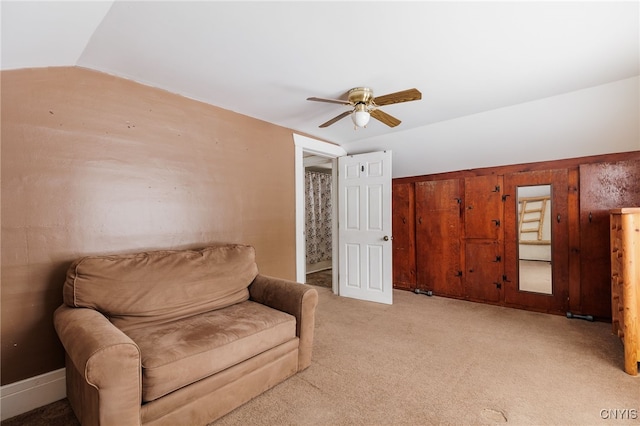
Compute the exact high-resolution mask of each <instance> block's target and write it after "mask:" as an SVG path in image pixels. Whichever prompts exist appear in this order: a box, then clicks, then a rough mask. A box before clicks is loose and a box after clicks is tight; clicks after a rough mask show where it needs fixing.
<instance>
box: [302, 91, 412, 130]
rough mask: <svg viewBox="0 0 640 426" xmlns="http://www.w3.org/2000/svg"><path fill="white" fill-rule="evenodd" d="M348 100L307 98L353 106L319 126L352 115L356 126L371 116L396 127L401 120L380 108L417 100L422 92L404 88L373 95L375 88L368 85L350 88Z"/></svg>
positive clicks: (325, 125)
mask: <svg viewBox="0 0 640 426" xmlns="http://www.w3.org/2000/svg"><path fill="white" fill-rule="evenodd" d="M347 99H348V100H346V101H345V100H340V99H324V98H316V97H312V98H307V100H308V101H316V102H329V103H332V104H340V105H348V106H351V107H352V108H351V109H350V110H349V111H345V112H343V113H342V114H340V115H338V116H336V117H334V118H332V119H331V120H329V121H327V122H326V123H322V124H321V125H320V126H319V127H329V126H331V125H332V124H333V123H335V122H337V121H339V120H342V119H343V118H345V117H346V116H348V115H351V119H352V120H353V124H355V125H356V127H366V125H367V123H368V122H369V118H370V117H373V118H375V119H376V120H378V121H381V122H382V123H384V124H386V125H387V126H389V127H396V126H397V125H398V124H400V123H401V121H400V120H398V119H397V118H395V117H393V116H392V115H389V114H387V113H386V112H384V111H382V110H380V109H378V107H381V106H384V105H391V104H397V103H400V102H409V101H417V100H420V99H422V93H420V91H419V90H418V89H408V90H402V91H400V92H395V93H389V94H388V95H382V96H377V97H374V96H373V90H371V89H370V88H368V87H354V88H353V89H351V90H349V94H348V97H347Z"/></svg>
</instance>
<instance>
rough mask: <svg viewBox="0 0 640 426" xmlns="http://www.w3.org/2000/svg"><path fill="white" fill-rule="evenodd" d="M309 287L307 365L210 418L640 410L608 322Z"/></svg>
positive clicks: (354, 419)
mask: <svg viewBox="0 0 640 426" xmlns="http://www.w3.org/2000/svg"><path fill="white" fill-rule="evenodd" d="M318 291H319V293H320V303H319V306H318V314H317V323H316V339H315V346H314V354H313V362H312V365H311V367H309V368H308V369H307V370H305V371H303V372H301V373H299V374H297V375H296V376H294V377H292V378H290V379H288V380H287V381H285V382H283V383H281V384H279V385H278V386H276V387H275V388H273V389H271V390H270V391H268V392H266V393H264V394H262V395H261V396H259V397H257V398H255V399H254V400H252V401H250V402H249V403H247V404H245V405H243V406H242V407H240V408H238V409H236V410H235V411H233V412H231V413H230V414H228V415H227V416H225V417H223V418H221V419H220V420H219V421H218V422H216V423H215V425H216V426H221V425H431V424H440V425H497V424H504V423H507V424H511V425H593V424H603V425H607V424H608V425H613V424H621V425H622V424H624V425H635V424H640V419H635V420H634V419H631V420H630V419H625V420H624V421H622V420H611V419H609V420H604V419H602V418H601V417H602V416H601V410H624V409H628V410H636V412H638V411H640V377H631V376H629V375H627V374H626V373H624V371H623V370H622V366H623V348H622V344H621V343H620V341H619V339H618V338H617V337H615V336H613V335H612V334H611V326H610V324H607V323H601V322H600V323H599V322H595V323H590V322H586V321H581V320H569V319H567V318H565V317H562V316H553V315H547V314H538V313H532V312H527V311H521V310H515V309H509V308H501V307H496V306H490V305H483V304H477V303H471V302H465V301H459V300H453V299H446V298H441V297H426V296H422V295H416V294H413V293H410V292H405V291H394V304H393V305H391V306H388V305H380V304H376V303H370V302H361V301H357V300H352V299H346V298H340V297H337V296H335V295H333V294H331V291H330V289H327V288H322V287H318ZM638 416H640V413H639V414H638ZM6 424H11V425H17V424H20V425H43V424H47V423H46V422H42V421H40V422H32V421H29V420H23V421H22V422H21V423H6ZM70 424H73V423H70ZM2 425H3V426H5V422H3V423H2Z"/></svg>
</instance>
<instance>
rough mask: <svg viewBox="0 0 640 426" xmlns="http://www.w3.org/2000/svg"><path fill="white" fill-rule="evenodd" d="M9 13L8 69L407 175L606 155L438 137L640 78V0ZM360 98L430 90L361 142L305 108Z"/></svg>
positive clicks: (333, 108) (345, 123) (343, 125)
mask: <svg viewBox="0 0 640 426" xmlns="http://www.w3.org/2000/svg"><path fill="white" fill-rule="evenodd" d="M1 12H2V69H4V70H6V69H15V68H24V67H44V66H74V65H75V66H81V67H86V68H91V69H95V70H99V71H103V72H107V73H110V74H114V75H118V76H121V77H124V78H128V79H132V80H136V81H139V82H141V83H144V84H148V85H151V86H154V87H159V88H162V89H166V90H168V91H170V92H174V93H178V94H181V95H184V96H186V97H190V98H193V99H197V100H200V101H204V102H207V103H209V104H213V105H216V106H219V107H222V108H225V109H229V110H232V111H236V112H238V113H241V114H245V115H248V116H251V117H255V118H258V119H261V120H264V121H268V122H271V123H274V124H278V125H281V126H284V127H287V128H291V129H294V130H295V131H297V132H301V133H306V134H309V135H312V136H315V137H317V138H319V139H322V140H326V141H330V142H334V143H337V144H340V145H343V146H344V147H345V148H346V149H347V150H348V151H349V152H362V151H366V150H370V149H391V150H393V151H394V169H395V171H396V172H395V173H394V174H395V175H396V176H398V175H411V174H425V173H430V172H437V171H445V170H454V169H461V168H469V167H481V166H488V165H498V164H501V163H515V162H526V161H523V159H524V158H525V156H526V158H527V159H531V161H535V160H540V159H553V158H554V157H560V158H561V157H567V156H571V155H567V152H576V154H577V155H576V156H579V155H587V154H592V153H593V154H595V153H598V152H592V151H594V150H597V149H594V148H590V149H587V150H585V151H580V150H578V151H575V150H573V149H574V148H573V147H572V146H567V147H566V148H565V150H564V151H563V150H560V151H558V153H557V154H540V155H537V156H536V155H535V153H534V152H533V151H531V152H529V151H527V150H526V149H525V151H524V152H523V151H522V149H524V148H522V147H519V148H518V147H512V148H509V147H508V146H506V145H504V142H501V143H500V144H497V145H496V146H490V145H488V144H489V143H490V142H489V141H490V140H491V139H492V136H491V135H492V134H493V133H491V132H489V133H486V134H484V135H478V141H477V144H478V145H480V144H482V146H481V149H479V148H478V147H477V146H459V145H456V144H455V143H451V141H452V140H458V139H460V140H462V139H464V140H469V141H470V143H471V145H474V144H473V137H472V136H470V135H468V134H465V135H464V136H461V138H457V137H455V136H452V135H453V133H451V131H450V130H449V131H448V132H449V136H448V137H445V138H442V139H441V140H438V135H439V134H440V133H441V129H443V128H446V126H447V125H443V124H442V123H454V124H455V125H453V124H451V127H455V128H456V131H459V128H460V127H465V126H467V125H469V126H471V127H469V129H474V130H473V132H474V133H477V130H476V129H477V128H479V127H478V126H480V128H481V127H482V126H481V125H478V124H477V123H476V124H470V123H471V122H473V120H474V117H478V116H479V115H482V114H487V113H490V112H491V111H497V110H502V109H505V108H511V110H510V111H515V110H517V109H521V110H522V114H527V113H528V112H527V111H528V110H527V105H530V104H531V103H532V102H547V101H545V100H547V99H560V100H559V101H558V102H559V104H558V105H556V106H554V108H556V109H557V108H560V109H559V111H561V110H562V107H561V106H559V105H561V104H562V100H561V99H562V98H561V97H562V96H563V95H566V94H570V93H578V94H579V93H580V91H581V90H585V89H589V88H594V87H598V86H602V85H607V84H611V83H614V82H619V81H622V80H625V79H630V78H634V77H637V76H638V75H640V37H639V34H640V24H639V22H640V8H639V3H638V2H637V1H622V2H612V1H601V2H596V1H569V2H554V1H532V2H521V1H503V2H488V1H470V2H458V1H441V2H434V1H422V2H417V1H410V2H396V1H393V2H392V1H388V2H382V1H375V2H364V1H355V2H337V1H329V2H327V1H325V2H307V1H284V2H271V1H257V2H245V1H234V2H221V1H196V2H182V1H174V2H156V1H141V2H126V1H115V2H55V1H54V2H52V1H48V2H10V1H2V5H1ZM634 84H635V85H631V86H624V87H626V89H624V90H628V87H632V88H633V87H637V85H638V83H637V79H636V80H635V83H634ZM356 86H367V87H370V88H372V89H373V90H374V93H375V95H382V94H387V93H391V92H396V91H400V90H404V89H409V88H414V87H415V88H417V89H419V90H420V91H421V92H422V95H423V98H422V100H420V101H414V102H407V103H403V104H396V105H389V106H386V107H383V108H382V109H383V110H384V111H385V112H387V113H389V114H391V115H393V116H395V117H397V118H399V119H400V120H402V123H401V124H400V125H399V126H398V127H396V128H389V127H387V126H386V125H384V124H382V123H380V122H377V121H375V120H372V121H371V123H370V124H369V125H368V126H367V128H365V129H358V130H354V126H353V123H352V122H351V120H350V119H349V118H345V119H343V120H341V121H339V122H337V123H336V124H334V125H332V126H330V127H328V128H325V129H321V128H318V125H319V124H321V123H323V122H325V121H327V120H329V119H330V118H332V117H334V116H336V115H338V114H339V113H341V112H343V111H344V110H345V108H346V107H343V106H341V105H336V104H328V103H318V102H309V101H307V100H306V98H307V97H310V96H317V97H323V98H343V97H344V95H345V94H346V92H347V91H348V89H350V88H352V87H356ZM614 90H615V89H614ZM637 90H638V89H637V88H636V91H637ZM634 96H635V97H636V98H637V97H638V93H635V94H634ZM590 99H591V98H590ZM552 103H553V102H552ZM540 105H541V106H540V108H543V109H544V106H543V104H540ZM554 105H555V104H554ZM514 108H515V109H514ZM540 108H538V109H540ZM529 113H530V112H529ZM636 113H637V106H636ZM554 115H557V112H554ZM456 120H458V121H456ZM569 120H570V118H569ZM484 122H485V123H487V121H484ZM516 130H517V129H516ZM521 131H522V133H526V132H528V131H529V130H528V129H521ZM636 137H637V133H636ZM498 139H499V138H498ZM547 143H550V144H552V145H553V144H554V142H553V141H547ZM567 143H568V142H567ZM579 143H580V141H576V144H577V145H576V146H580V144H579ZM631 148H634V147H633V146H632V147H631ZM636 148H637V149H640V142H638V144H637V147H636ZM611 149H612V148H610V147H603V148H602V152H607V150H611ZM613 149H614V150H615V149H616V148H615V147H614V148H613ZM572 150H573V151H572ZM505 151H506V152H507V156H506V157H501V156H500V155H497V156H496V152H503V153H504V152H505ZM511 151H513V152H512V153H511ZM518 152H523V154H522V159H521V158H520V157H518ZM436 155H437V157H438V161H434V159H433V156H436ZM491 155H493V157H492V156H491ZM509 155H511V156H509ZM482 156H485V157H486V158H481V157H482Z"/></svg>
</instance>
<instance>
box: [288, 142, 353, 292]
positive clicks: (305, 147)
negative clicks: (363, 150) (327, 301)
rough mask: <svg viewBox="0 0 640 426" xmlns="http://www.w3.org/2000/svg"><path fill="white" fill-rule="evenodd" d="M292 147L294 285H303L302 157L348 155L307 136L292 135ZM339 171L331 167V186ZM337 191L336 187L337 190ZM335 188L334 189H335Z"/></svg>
mask: <svg viewBox="0 0 640 426" xmlns="http://www.w3.org/2000/svg"><path fill="white" fill-rule="evenodd" d="M293 143H294V145H295V196H296V281H298V282H301V283H304V282H305V281H306V278H307V277H306V274H307V262H306V260H307V254H306V246H305V237H304V232H305V226H304V222H305V220H304V204H305V194H304V171H305V170H304V159H303V157H304V153H305V152H308V153H312V154H314V155H318V156H321V157H327V158H332V159H334V163H335V159H336V158H338V157H342V156H344V155H347V151H345V150H344V148H342V147H341V146H339V145H334V144H331V143H328V142H322V141H320V140H317V139H313V138H310V137H307V136H302V135H297V134H295V133H294V134H293ZM337 173H338V168H337V167H335V164H334V167H332V174H333V185H334V186H335V185H336V183H337ZM336 188H337V187H336ZM336 188H334V189H336ZM337 193H338V191H337V190H334V191H333V200H332V201H334V202H333V203H332V204H333V211H332V216H333V217H334V218H337V217H338V213H337V212H338V209H337V208H338V205H337V204H338V203H337V200H338V195H337ZM337 226H338V221H337V220H332V227H333V229H332V235H333V238H332V240H333V243H332V251H333V253H332V256H331V257H332V262H333V268H332V272H333V292H334V293H336V294H337V293H338V277H337V275H338V260H339V257H338V242H337V238H338V232H337V229H338V228H337Z"/></svg>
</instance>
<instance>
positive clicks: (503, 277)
mask: <svg viewBox="0 0 640 426" xmlns="http://www.w3.org/2000/svg"><path fill="white" fill-rule="evenodd" d="M502 281H504V282H505V283H510V282H511V281H509V280H508V279H507V276H506V275H503V276H502Z"/></svg>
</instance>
